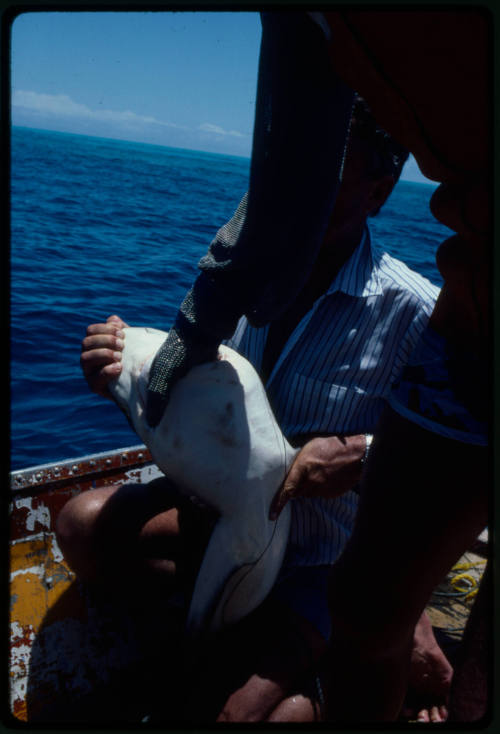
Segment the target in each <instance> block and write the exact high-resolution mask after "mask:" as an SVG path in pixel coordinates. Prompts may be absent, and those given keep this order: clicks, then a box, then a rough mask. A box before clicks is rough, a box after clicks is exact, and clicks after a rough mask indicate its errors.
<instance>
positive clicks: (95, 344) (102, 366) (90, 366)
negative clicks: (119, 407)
mask: <svg viewBox="0 0 500 734" xmlns="http://www.w3.org/2000/svg"><path fill="white" fill-rule="evenodd" d="M127 326H128V324H126V323H125V321H123V320H122V319H121V318H120V317H119V316H116V315H113V316H110V317H109V318H108V319H107V320H106V323H105V324H91V325H90V326H89V327H88V328H87V336H86V337H85V339H84V340H83V341H82V352H81V355H80V365H81V368H82V371H83V375H84V377H85V379H86V380H87V383H88V386H89V387H90V389H91V390H92V391H93V392H96V393H97V394H98V395H102V396H103V397H105V398H109V399H110V400H111V399H112V398H111V395H110V393H109V390H108V383H109V381H110V380H112V379H114V378H116V377H118V375H119V374H120V372H121V368H122V367H121V358H122V351H123V346H124V341H123V339H124V337H125V333H124V332H123V331H122V330H123V329H124V328H126V327H127Z"/></svg>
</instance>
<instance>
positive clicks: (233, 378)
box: [110, 327, 297, 634]
mask: <svg viewBox="0 0 500 734" xmlns="http://www.w3.org/2000/svg"><path fill="white" fill-rule="evenodd" d="M165 337H166V332H164V331H158V330H157V329H151V328H137V327H135V328H132V327H130V328H127V329H125V347H124V350H123V356H122V371H121V374H120V377H119V378H118V379H117V380H114V381H113V382H112V383H111V384H110V391H111V393H112V395H113V397H114V399H115V400H116V402H117V403H118V405H119V406H120V407H121V408H122V409H123V410H124V412H125V413H126V414H127V416H128V417H129V420H130V422H131V423H132V425H133V427H134V429H135V430H136V431H137V433H138V434H139V436H140V437H141V439H142V440H143V441H144V443H145V444H146V446H147V447H148V448H149V450H150V451H151V455H152V457H153V459H154V461H155V462H156V463H157V465H158V466H159V468H160V469H161V470H162V471H163V472H164V473H165V475H166V476H167V477H168V478H169V479H171V480H172V481H173V482H174V483H175V484H176V485H177V487H178V489H179V491H181V492H183V493H184V494H187V495H188V496H191V495H195V496H197V497H198V498H199V499H201V500H202V501H203V502H205V503H206V504H207V505H209V506H211V507H212V508H214V509H215V510H216V511H217V512H218V513H219V515H220V517H219V519H218V521H217V523H216V525H215V528H214V530H213V532H212V535H211V538H210V541H209V544H208V547H207V550H206V552H205V556H204V559H203V562H202V565H201V568H200V571H199V574H198V577H197V580H196V584H195V588H194V593H193V597H192V601H191V606H190V609H189V614H188V620H187V628H188V631H189V632H190V633H191V634H196V633H198V632H200V631H202V630H203V629H211V630H215V629H218V628H220V627H221V626H222V625H224V624H229V623H232V622H236V621H237V620H239V619H241V618H242V617H244V616H245V615H246V614H248V613H249V612H250V611H252V610H253V609H255V608H256V607H257V606H258V605H259V604H260V603H261V602H262V601H263V600H264V598H265V597H266V596H267V594H268V593H269V591H270V590H271V588H272V586H273V584H274V581H275V579H276V576H277V574H278V571H279V569H280V567H281V564H282V561H283V556H284V553H285V549H286V544H287V540H288V533H289V528H290V509H289V506H288V505H286V506H285V507H284V509H283V511H282V512H281V514H280V515H279V518H278V520H277V521H276V522H271V521H269V518H268V514H269V508H270V505H271V501H272V499H273V497H274V495H275V493H276V491H277V490H278V488H279V486H280V485H281V483H282V482H283V480H284V478H285V476H286V474H287V471H288V469H289V467H290V465H291V463H292V461H293V459H294V458H295V456H296V454H297V451H296V450H294V449H293V448H292V447H291V446H290V444H289V443H288V442H287V441H286V439H285V437H284V436H283V434H282V433H281V431H280V429H279V427H278V425H277V423H276V420H275V418H274V416H273V413H272V411H271V408H270V406H269V403H268V400H267V397H266V394H265V391H264V388H263V385H262V383H261V381H260V378H259V376H258V375H257V373H256V371H255V370H254V368H253V367H252V365H251V364H250V363H249V362H248V361H247V360H246V359H244V358H243V357H241V355H239V354H237V353H236V352H235V351H234V350H232V349H229V348H228V347H225V346H221V347H220V348H219V355H218V359H217V360H216V361H215V362H209V363H206V364H202V365H199V366H197V367H194V368H192V369H191V370H190V371H189V372H188V374H187V375H186V376H185V377H184V378H182V379H181V380H179V381H178V382H177V383H176V384H175V385H174V387H173V389H172V392H171V394H170V399H169V402H168V404H167V408H166V410H165V413H164V415H163V417H162V420H161V421H160V423H159V425H158V426H157V427H156V428H154V429H152V428H150V427H149V425H148V424H147V423H146V420H145V400H146V389H147V383H148V376H149V368H150V365H151V362H152V360H153V357H154V355H155V354H156V352H157V350H158V349H159V347H160V346H161V344H162V343H163V341H164V340H165Z"/></svg>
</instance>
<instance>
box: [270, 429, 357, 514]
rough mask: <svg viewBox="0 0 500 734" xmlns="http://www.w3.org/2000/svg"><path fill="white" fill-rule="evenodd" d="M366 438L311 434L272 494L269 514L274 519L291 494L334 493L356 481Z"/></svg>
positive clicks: (330, 495)
mask: <svg viewBox="0 0 500 734" xmlns="http://www.w3.org/2000/svg"><path fill="white" fill-rule="evenodd" d="M365 449H366V439H365V436H364V434H362V435H360V436H327V437H324V438H313V439H312V440H311V441H309V442H308V443H306V444H305V446H303V448H302V449H301V450H300V452H299V454H298V455H297V457H296V458H295V461H294V462H293V464H292V466H291V468H290V471H289V472H288V475H287V477H286V479H285V481H284V482H283V484H282V485H281V487H280V489H279V490H278V493H277V494H276V496H275V498H274V500H273V503H272V505H271V510H270V513H269V518H270V519H271V520H275V519H276V518H277V517H278V515H279V513H280V512H281V510H282V509H283V507H284V506H285V505H286V503H287V502H288V500H290V499H292V497H326V498H333V497H338V496H339V495H341V494H344V492H347V491H348V490H349V489H352V487H353V486H354V485H355V484H356V483H357V482H358V481H359V478H360V476H361V464H362V459H363V457H364V454H365Z"/></svg>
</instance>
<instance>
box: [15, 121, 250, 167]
mask: <svg viewBox="0 0 500 734" xmlns="http://www.w3.org/2000/svg"><path fill="white" fill-rule="evenodd" d="M11 130H33V131H34V132H40V133H54V134H56V135H72V136H74V137H77V138H92V139H93V140H106V141H111V142H113V143H131V144H134V145H147V146H148V147H150V148H166V149H167V150H179V151H185V152H187V153H201V154H202V155H208V156H217V157H220V158H238V160H243V161H247V162H248V163H250V157H249V156H242V155H235V154H234V153H215V152H214V151H211V150H199V149H197V148H182V147H180V146H177V145H166V144H165V143H150V142H146V141H144V140H132V139H129V138H112V137H109V136H105V135H94V134H92V133H76V132H72V131H71V130H55V129H53V128H46V127H32V126H31V125H11Z"/></svg>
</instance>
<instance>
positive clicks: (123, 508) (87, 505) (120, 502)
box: [56, 478, 212, 600]
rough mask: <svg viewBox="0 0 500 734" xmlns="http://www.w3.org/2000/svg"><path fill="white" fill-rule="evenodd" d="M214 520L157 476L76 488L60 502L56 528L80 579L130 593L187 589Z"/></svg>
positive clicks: (158, 594)
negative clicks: (84, 489)
mask: <svg viewBox="0 0 500 734" xmlns="http://www.w3.org/2000/svg"><path fill="white" fill-rule="evenodd" d="M211 527H212V519H211V517H206V516H205V515H204V514H202V513H201V511H199V510H198V509H197V508H194V507H192V506H191V505H190V503H189V502H187V501H186V500H182V499H181V498H180V497H179V496H178V494H177V493H176V492H175V491H174V490H173V489H172V486H171V484H170V483H169V482H168V481H167V480H166V479H163V478H160V479H157V480H153V481H152V482H150V483H149V484H146V485H144V484H140V485H138V484H125V485H122V486H119V487H116V486H113V487H105V488H101V489H96V490H89V491H87V492H83V493H82V494H80V495H77V496H76V497H74V498H72V499H71V500H70V501H69V502H68V503H67V504H66V505H65V507H64V508H63V509H62V511H61V513H60V515H59V518H58V521H57V527H56V532H57V538H58V542H59V545H60V547H61V550H62V552H63V554H64V556H65V558H66V560H67V562H68V564H69V565H70V567H71V568H72V569H73V570H74V571H75V573H76V574H77V575H78V576H79V577H80V578H81V579H82V580H84V581H90V582H93V583H96V584H98V585H102V586H104V587H105V588H106V589H107V590H110V591H111V590H112V591H113V592H117V593H120V592H125V593H126V594H128V595H129V596H130V598H131V600H132V599H138V598H142V595H143V594H146V595H147V598H150V595H154V596H156V597H163V598H164V597H165V595H166V594H168V593H170V592H173V591H176V590H190V586H191V584H192V583H193V581H194V578H195V576H196V573H197V570H198V565H199V562H200V560H201V557H202V554H203V552H204V548H205V544H206V542H207V540H208V537H209V534H210V531H211ZM186 584H187V589H186Z"/></svg>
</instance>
